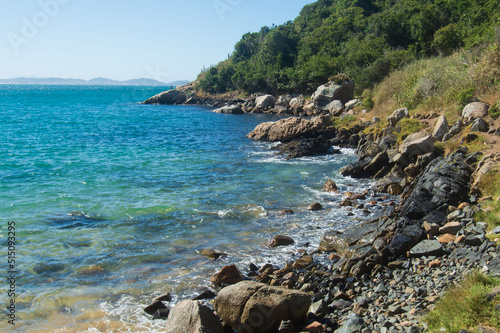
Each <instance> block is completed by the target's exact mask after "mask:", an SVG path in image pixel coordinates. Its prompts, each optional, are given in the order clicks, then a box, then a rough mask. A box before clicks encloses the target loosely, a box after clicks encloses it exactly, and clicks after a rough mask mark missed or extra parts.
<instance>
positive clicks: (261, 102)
mask: <svg viewBox="0 0 500 333" xmlns="http://www.w3.org/2000/svg"><path fill="white" fill-rule="evenodd" d="M275 105H276V98H274V96H272V95H264V96H259V97H257V98H256V99H255V107H256V108H257V109H261V110H265V109H269V108H274V106H275Z"/></svg>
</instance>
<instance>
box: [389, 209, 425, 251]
mask: <svg viewBox="0 0 500 333" xmlns="http://www.w3.org/2000/svg"><path fill="white" fill-rule="evenodd" d="M424 236H425V234H424V231H423V229H422V227H421V226H420V223H418V222H416V221H413V220H410V219H408V218H402V219H401V220H400V221H399V222H398V226H397V229H396V234H395V235H394V237H393V239H392V241H391V243H390V245H389V250H390V251H391V253H392V254H393V256H394V257H398V256H399V255H400V254H402V253H405V252H406V251H408V250H409V249H411V248H412V247H413V246H415V245H416V244H418V243H419V242H420V241H421V240H422V239H423V238H424Z"/></svg>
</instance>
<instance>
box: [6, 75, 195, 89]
mask: <svg viewBox="0 0 500 333" xmlns="http://www.w3.org/2000/svg"><path fill="white" fill-rule="evenodd" d="M188 82H189V81H174V82H170V83H165V82H160V81H157V80H153V79H146V78H142V79H132V80H127V81H117V80H112V79H107V78H102V77H99V78H94V79H91V80H81V79H62V78H55V77H51V78H25V77H20V78H14V79H0V84H52V85H75V86H76V85H94V86H165V87H167V86H174V87H177V86H181V85H183V84H186V83H188Z"/></svg>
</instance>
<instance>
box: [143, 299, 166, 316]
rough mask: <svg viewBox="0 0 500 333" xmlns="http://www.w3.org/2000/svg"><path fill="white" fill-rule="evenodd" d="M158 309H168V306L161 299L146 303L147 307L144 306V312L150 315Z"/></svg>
mask: <svg viewBox="0 0 500 333" xmlns="http://www.w3.org/2000/svg"><path fill="white" fill-rule="evenodd" d="M160 309H168V306H166V305H165V304H163V302H162V301H155V302H153V303H152V304H151V305H148V306H147V307H145V308H144V312H146V313H147V314H150V315H154V314H155V312H156V311H158V310H160Z"/></svg>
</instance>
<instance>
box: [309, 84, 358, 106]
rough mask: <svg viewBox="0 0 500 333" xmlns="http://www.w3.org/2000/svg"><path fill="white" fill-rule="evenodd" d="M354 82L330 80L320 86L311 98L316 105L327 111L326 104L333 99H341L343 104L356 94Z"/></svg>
mask: <svg viewBox="0 0 500 333" xmlns="http://www.w3.org/2000/svg"><path fill="white" fill-rule="evenodd" d="M354 89H355V85H354V82H352V81H349V82H346V83H344V84H342V85H338V84H335V83H333V82H329V83H328V84H324V85H322V86H319V87H318V88H317V89H316V92H315V93H314V94H313V95H312V97H311V99H312V100H313V101H314V107H315V108H317V109H320V110H324V111H326V110H327V108H326V106H327V105H328V104H330V102H331V101H334V100H340V101H341V102H342V103H343V104H345V103H347V102H349V101H350V100H351V99H352V98H353V96H354Z"/></svg>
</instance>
